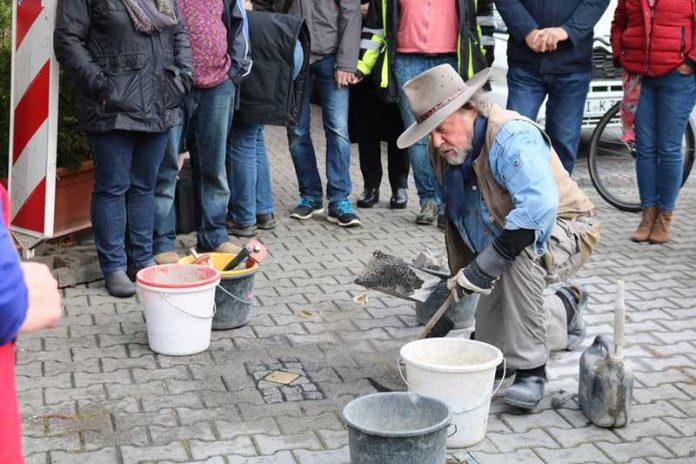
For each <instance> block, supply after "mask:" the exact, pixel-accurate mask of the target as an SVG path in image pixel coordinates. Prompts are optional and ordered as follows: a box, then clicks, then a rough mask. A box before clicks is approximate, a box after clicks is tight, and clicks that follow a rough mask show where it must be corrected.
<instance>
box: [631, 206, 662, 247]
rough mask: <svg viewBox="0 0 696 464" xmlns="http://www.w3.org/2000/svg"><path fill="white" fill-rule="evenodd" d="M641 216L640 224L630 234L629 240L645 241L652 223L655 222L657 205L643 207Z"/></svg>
mask: <svg viewBox="0 0 696 464" xmlns="http://www.w3.org/2000/svg"><path fill="white" fill-rule="evenodd" d="M642 214H643V215H642V217H641V219H640V224H638V228H637V229H636V230H635V232H633V235H631V240H633V241H634V242H647V241H648V238H649V237H650V232H651V231H652V228H653V225H654V224H655V219H656V217H657V206H650V207H648V208H643V213H642Z"/></svg>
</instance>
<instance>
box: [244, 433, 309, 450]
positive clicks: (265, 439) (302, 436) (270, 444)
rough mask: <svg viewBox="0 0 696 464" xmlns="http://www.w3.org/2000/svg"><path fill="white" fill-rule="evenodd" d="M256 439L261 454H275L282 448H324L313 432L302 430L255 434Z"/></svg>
mask: <svg viewBox="0 0 696 464" xmlns="http://www.w3.org/2000/svg"><path fill="white" fill-rule="evenodd" d="M254 441H256V444H257V445H258V447H259V450H260V451H261V454H263V455H269V454H275V453H276V452H278V451H282V450H293V449H309V450H320V449H322V446H321V443H320V442H319V440H318V439H317V437H316V435H314V433H312V432H300V433H296V434H292V435H281V436H277V437H276V436H268V435H255V436H254Z"/></svg>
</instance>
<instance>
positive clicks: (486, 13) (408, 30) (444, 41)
mask: <svg viewBox="0 0 696 464" xmlns="http://www.w3.org/2000/svg"><path fill="white" fill-rule="evenodd" d="M492 5H493V1H492V0H427V1H424V0H371V1H370V7H369V10H368V14H367V17H366V18H365V21H364V22H363V29H362V40H361V43H360V49H361V50H360V59H359V61H358V70H357V75H358V77H365V76H369V75H371V78H372V79H373V80H374V83H375V84H376V86H377V88H378V89H379V91H378V95H379V97H380V98H382V99H384V100H385V101H389V102H395V101H398V102H399V108H400V111H401V116H402V119H403V120H404V124H405V125H406V126H409V125H411V124H413V123H414V122H415V118H414V117H413V114H412V113H411V110H410V109H409V107H408V104H407V102H406V99H405V98H403V94H402V91H401V90H400V89H401V88H402V87H403V85H404V84H405V83H406V82H407V81H408V80H410V79H412V78H414V77H416V76H417V75H419V74H421V73H422V72H424V71H426V70H428V69H431V68H433V67H435V66H438V65H441V64H450V65H451V66H452V67H454V68H455V69H457V70H458V71H459V74H460V75H461V76H462V78H463V79H464V80H468V79H469V78H470V77H471V76H473V75H474V74H475V73H476V72H478V71H480V70H481V69H483V68H486V67H488V66H489V65H490V63H492V61H493V37H492V34H493V18H492ZM409 158H410V160H411V166H412V167H413V177H414V180H415V184H416V189H417V190H418V197H419V198H420V206H421V211H420V213H419V214H418V216H417V217H416V223H417V224H423V225H429V224H432V223H433V222H435V220H436V219H437V221H438V225H439V226H442V224H443V222H442V220H443V216H442V214H443V205H442V194H441V191H440V185H439V183H438V181H437V179H436V177H435V173H434V172H433V168H432V165H431V162H430V157H429V155H428V149H427V143H426V139H423V140H421V141H419V142H418V143H416V144H415V145H413V146H412V147H411V148H410V149H409Z"/></svg>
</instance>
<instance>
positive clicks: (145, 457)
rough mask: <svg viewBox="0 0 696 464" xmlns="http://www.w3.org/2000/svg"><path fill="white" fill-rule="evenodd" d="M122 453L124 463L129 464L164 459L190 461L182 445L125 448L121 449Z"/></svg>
mask: <svg viewBox="0 0 696 464" xmlns="http://www.w3.org/2000/svg"><path fill="white" fill-rule="evenodd" d="M121 453H123V461H124V462H128V463H131V462H132V463H136V462H143V461H159V460H163V459H171V460H174V461H177V460H178V461H185V460H186V459H188V457H187V455H186V450H185V449H184V447H183V446H182V445H181V444H180V443H170V444H168V445H165V446H149V447H147V448H138V447H135V446H123V447H121Z"/></svg>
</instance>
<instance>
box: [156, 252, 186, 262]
mask: <svg viewBox="0 0 696 464" xmlns="http://www.w3.org/2000/svg"><path fill="white" fill-rule="evenodd" d="M179 259H181V258H180V257H179V255H178V254H176V252H175V251H165V252H164V253H160V254H158V255H155V263H157V264H176V263H178V262H179Z"/></svg>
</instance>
